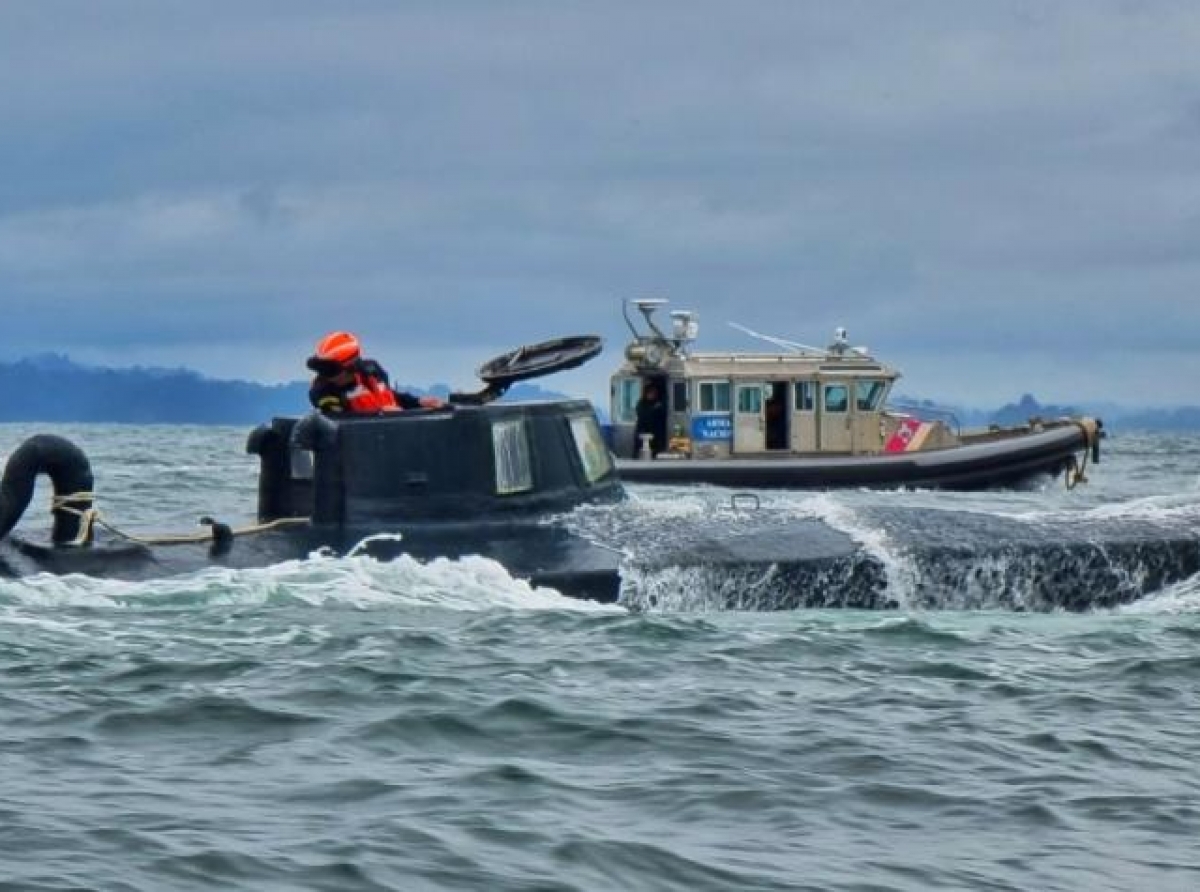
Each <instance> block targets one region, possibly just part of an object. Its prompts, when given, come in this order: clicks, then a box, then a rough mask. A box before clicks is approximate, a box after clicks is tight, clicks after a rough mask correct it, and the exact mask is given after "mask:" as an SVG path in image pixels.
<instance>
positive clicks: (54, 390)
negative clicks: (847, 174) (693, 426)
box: [0, 353, 1200, 432]
mask: <svg viewBox="0 0 1200 892" xmlns="http://www.w3.org/2000/svg"><path fill="white" fill-rule="evenodd" d="M400 386H401V388H402V389H405V390H410V391H412V392H414V393H420V394H425V393H429V394H434V395H438V396H445V395H446V394H447V393H448V392H449V387H447V386H446V385H444V384H434V385H430V386H427V387H418V386H414V385H407V384H403V385H400ZM0 393H3V394H4V399H3V400H0V422H39V421H41V422H47V423H72V422H74V423H78V422H111V423H125V424H258V423H259V422H261V421H264V420H266V419H268V418H271V417H273V416H276V415H301V414H304V413H305V412H307V411H308V410H309V405H308V382H306V381H294V382H291V383H288V384H261V383H258V382H255V381H241V380H220V379H215V378H206V377H204V376H203V375H201V374H200V373H198V372H195V371H193V370H191V369H185V368H174V369H165V368H152V367H151V368H148V367H141V366H135V367H132V368H108V367H103V366H87V365H82V364H79V363H76V362H74V361H73V360H72V359H70V357H68V356H65V355H63V354H58V353H47V354H40V355H37V356H31V357H27V358H25V359H21V360H17V361H15V362H0ZM565 396H568V394H563V393H560V392H557V391H553V390H546V389H543V388H540V387H538V386H536V385H532V384H518V385H517V386H516V387H514V388H513V389H512V391H510V393H509V398H510V399H553V398H562V397H565ZM895 403H896V404H897V405H898V406H900V407H911V408H912V410H913V411H914V412H919V413H925V412H928V413H931V414H939V413H940V414H941V415H944V416H949V417H950V420H951V421H952V423H953V422H957V423H958V424H959V425H961V426H963V427H978V426H984V425H988V424H1001V425H1008V424H1020V423H1023V422H1025V421H1026V420H1028V419H1029V418H1031V417H1035V416H1041V417H1046V418H1051V417H1056V416H1060V415H1068V414H1072V413H1084V414H1088V415H1095V416H1099V417H1101V418H1103V419H1104V422H1105V424H1106V426H1107V427H1108V428H1109V429H1110V430H1113V429H1121V430H1130V431H1132V430H1139V431H1162V432H1170V431H1179V432H1183V431H1200V406H1178V407H1170V408H1156V409H1145V408H1130V407H1124V406H1118V405H1105V406H1095V405H1087V404H1081V405H1072V406H1059V405H1050V404H1043V403H1041V402H1039V401H1038V400H1037V398H1036V397H1034V396H1032V395H1031V394H1025V395H1024V396H1022V397H1021V398H1020V399H1018V400H1016V401H1015V402H1012V403H1009V404H1007V405H1004V406H1001V407H999V408H996V409H987V408H977V407H964V406H951V405H945V404H942V403H936V402H933V401H931V400H926V399H921V398H916V397H907V396H897V397H896V398H895ZM596 409H597V412H598V413H599V414H600V415H601V417H602V418H603V417H604V416H605V415H606V414H607V407H606V406H604V405H602V404H600V403H597V404H596Z"/></svg>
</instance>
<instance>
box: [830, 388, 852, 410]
mask: <svg viewBox="0 0 1200 892" xmlns="http://www.w3.org/2000/svg"><path fill="white" fill-rule="evenodd" d="M849 402H850V394H849V388H848V387H846V385H845V384H826V385H825V411H826V412H845V411H846V410H847V409H848V408H849Z"/></svg>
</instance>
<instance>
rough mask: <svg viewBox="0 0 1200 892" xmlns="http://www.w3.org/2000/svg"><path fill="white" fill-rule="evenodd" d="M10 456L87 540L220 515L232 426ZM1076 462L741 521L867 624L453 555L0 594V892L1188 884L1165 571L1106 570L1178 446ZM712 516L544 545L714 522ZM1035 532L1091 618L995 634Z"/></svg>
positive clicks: (1161, 487)
mask: <svg viewBox="0 0 1200 892" xmlns="http://www.w3.org/2000/svg"><path fill="white" fill-rule="evenodd" d="M36 430H53V431H54V432H56V433H60V434H64V435H66V436H68V437H70V438H71V439H72V440H74V441H75V442H77V443H78V444H79V445H81V446H82V447H83V448H84V449H85V450H86V452H87V453H88V455H89V456H90V458H91V461H92V464H93V468H94V470H95V472H96V477H97V492H98V494H99V504H100V507H101V510H102V511H103V512H104V514H105V516H106V517H107V518H109V519H110V520H111V521H113V522H115V523H118V524H119V525H121V526H122V527H126V528H129V529H131V530H137V531H186V530H189V529H191V525H192V524H194V523H195V521H196V518H197V517H198V516H200V515H201V514H216V515H218V516H220V517H221V518H222V519H225V520H228V521H230V522H234V523H240V522H243V521H247V520H249V519H251V516H252V513H253V505H254V485H255V477H256V473H257V469H256V465H255V461H254V459H253V457H251V456H248V455H246V454H245V453H244V448H243V447H244V442H245V435H246V431H244V430H241V429H233V428H199V427H198V428H189V427H107V426H78V427H66V426H57V427H53V428H50V427H38V426H15V425H10V426H0V456H4V455H7V453H8V452H9V451H11V449H12V448H14V447H15V446H16V445H17V444H18V443H20V442H21V440H22V439H23V438H24V437H25V436H27V435H29V434H31V433H33V432H35V431H36ZM1105 450H1106V453H1107V454H1106V455H1105V457H1104V461H1103V463H1102V464H1101V465H1100V466H1099V467H1097V468H1095V469H1092V470H1091V472H1090V476H1091V482H1090V483H1089V484H1087V485H1086V486H1084V487H1081V488H1079V489H1076V490H1074V491H1071V492H1068V491H1066V490H1065V488H1064V487H1063V486H1062V483H1061V482H1053V483H1049V484H1047V485H1046V486H1044V487H1040V488H1035V489H1033V490H1031V491H1027V492H1015V493H988V494H953V493H931V492H891V493H869V492H843V493H812V494H778V493H774V494H768V493H763V494H760V498H761V499H762V500H763V501H764V502H766V503H767V507H768V508H770V509H771V510H772V511H774V512H776V513H783V514H788V513H791V514H794V515H795V516H796V517H797V518H817V519H819V520H820V521H821V522H823V523H826V524H829V525H830V526H832V527H834V528H836V529H838V530H840V531H842V532H845V533H847V534H849V535H850V536H852V537H853V538H854V540H855V541H856V542H858V543H860V544H861V545H862V547H863V548H864V549H865V551H866V552H868V553H869V554H870V555H872V556H873V559H874V560H876V561H878V563H879V565H880V566H882V567H883V568H884V572H885V575H886V582H887V586H888V591H889V592H890V596H891V598H892V608H891V609H888V610H878V611H864V610H831V609H801V610H784V611H778V610H769V609H718V608H722V607H725V608H728V606H729V605H730V604H731V603H737V601H736V599H734V600H733V601H731V600H730V598H729V597H728V594H729V592H728V591H722V592H721V593H720V597H714V588H722V587H725V588H728V587H729V586H731V585H732V586H737V585H746V584H747V583H746V582H745V581H744V580H740V579H738V578H736V577H734V578H731V579H724V580H723V579H720V578H714V576H713V575H712V574H709V575H707V576H704V575H699V576H697V575H689V574H687V573H677V574H676V575H675V576H673V577H668V576H666V575H663V574H659V576H658V577H657V578H655V579H654V580H652V581H653V583H654V586H655V591H656V597H655V598H654V599H652V600H646V599H643V600H641V601H639V602H637V604H636V605H635V606H636V607H637V609H636V610H630V609H627V608H626V607H624V606H607V607H606V606H600V605H594V604H589V603H585V602H578V601H573V600H570V599H567V598H564V597H562V596H561V595H559V594H558V593H556V592H554V591H552V590H546V589H537V588H533V587H531V586H530V585H528V584H527V583H526V582H524V581H522V580H520V579H514V578H513V577H511V576H510V575H509V574H508V573H506V572H505V571H504V569H503V568H502V567H499V566H498V565H496V564H494V563H491V562H489V561H485V560H483V559H478V558H468V559H463V560H458V561H445V560H440V561H433V562H429V563H419V562H416V561H412V560H408V559H403V558H402V559H400V560H398V561H395V562H391V563H376V562H373V561H371V560H370V559H367V558H330V557H323V556H313V557H312V558H310V559H308V560H303V561H293V562H289V563H285V564H281V565H277V566H273V567H267V568H261V569H255V570H245V571H236V572H234V571H229V570H207V571H203V572H199V573H196V574H192V575H189V576H182V577H177V578H170V579H161V580H153V581H148V582H136V583H130V582H115V581H111V580H101V579H93V578H88V577H82V576H72V577H62V578H59V577H52V576H36V577H30V578H25V579H19V580H0V716H2V717H3V718H2V723H0V889H13V890H66V889H102V890H174V889H179V890H191V889H196V890H200V889H204V890H211V889H247V890H251V889H253V890H308V889H327V890H358V889H362V890H385V889H386V890H444V889H445V890H459V889H461V890H475V889H480V890H484V889H486V890H643V889H644V890H689V892H698V890H793V889H794V890H806V889H812V890H818V889H819V890H925V889H989V890H1002V889H1003V890H1009V889H1012V890H1030V889H1033V890H1059V889H1061V890H1083V889H1086V890H1098V889H1112V890H1132V889H1137V890H1142V889H1146V890H1150V889H1154V890H1194V889H1197V888H1200V779H1198V774H1200V772H1198V770H1197V765H1198V764H1200V578H1197V577H1196V576H1194V575H1187V574H1180V573H1176V574H1175V576H1173V577H1170V578H1167V577H1162V578H1160V577H1159V576H1153V575H1149V576H1148V575H1147V573H1146V572H1145V568H1144V567H1143V566H1142V565H1141V564H1138V565H1136V566H1135V565H1134V564H1128V565H1126V564H1122V563H1121V562H1122V561H1124V560H1126V558H1124V557H1122V556H1121V555H1123V554H1124V552H1122V551H1121V550H1120V548H1119V547H1118V546H1119V543H1120V542H1121V541H1122V540H1123V539H1124V538H1128V537H1133V538H1136V539H1137V540H1138V541H1139V542H1141V543H1148V544H1146V547H1151V548H1152V547H1156V543H1158V544H1161V543H1163V542H1178V541H1180V539H1181V538H1186V537H1187V536H1188V535H1193V536H1197V535H1200V532H1198V531H1200V438H1195V437H1165V436H1155V437H1151V436H1134V435H1120V434H1118V435H1114V436H1113V437H1111V438H1110V439H1109V440H1108V441H1107V442H1106V444H1105ZM47 499H48V494H46V493H45V492H43V491H42V490H41V489H39V494H38V495H37V496H36V497H35V502H34V504H33V505H32V506H31V508H30V510H29V512H28V514H27V517H26V518H25V519H24V520H23V522H22V524H21V526H20V528H19V530H20V531H21V532H23V533H27V534H30V535H31V536H33V537H35V538H36V534H37V531H38V530H39V528H44V526H45V524H46V520H47V512H46V510H45V506H46V500H47ZM726 502H728V494H727V493H721V492H720V491H713V490H707V491H705V490H697V491H691V492H688V493H684V494H680V493H678V492H672V491H669V490H664V489H656V488H645V489H641V490H636V491H633V492H632V493H631V498H630V501H629V502H627V503H626V504H624V505H621V506H617V507H613V508H608V509H603V510H602V511H595V510H593V511H590V512H583V513H581V516H580V518H579V524H580V526H581V527H582V528H587V529H590V530H592V531H593V532H595V533H596V534H597V535H599V536H602V537H603V536H608V537H611V539H612V540H613V541H615V542H618V543H628V542H629V541H631V540H635V539H636V540H638V541H646V540H653V539H654V538H655V536H656V535H661V537H663V538H664V539H667V540H669V539H670V538H671V537H672V535H673V534H674V532H675V531H678V530H680V529H682V528H684V527H686V526H688V525H689V524H694V523H698V522H702V521H703V522H709V523H717V524H723V523H724V524H730V525H737V524H742V523H749V521H746V520H745V519H744V518H743V516H742V513H740V512H737V511H729V510H727V508H726V507H725V503H726ZM939 519H940V521H939ZM967 519H969V521H968V520H967ZM939 522H940V523H941V526H938V523H939ZM39 525H40V527H39ZM947 526H953V528H954V529H957V530H961V534H960V539H961V547H959V548H957V549H955V550H954V555H953V557H954V560H955V561H957V562H958V564H959V565H962V564H964V563H965V564H966V565H968V566H969V565H970V562H971V561H972V560H976V561H977V564H978V565H977V566H974V567H973V568H971V572H970V573H968V574H967V575H962V574H957V575H956V574H949V575H947V574H945V573H943V574H942V575H940V576H938V577H937V579H938V580H941V581H940V582H937V584H933V583H932V582H931V581H930V580H931V576H930V574H931V570H930V566H929V565H928V563H921V562H919V561H917V560H916V559H915V558H914V557H913V554H912V549H911V548H910V546H912V545H913V544H914V543H919V542H920V541H922V540H923V539H924V538H926V537H927V536H941V537H943V538H945V537H946V535H947V534H946V532H945V529H946V527H947ZM1014 530H1020V531H1021V532H1020V535H1019V536H1017V534H1016V533H1014ZM1068 531H1069V533H1068ZM757 534H761V535H769V534H770V528H769V526H767V527H763V529H762V530H761V531H760V532H759V533H757ZM1068 534H1069V535H1071V536H1075V537H1077V538H1078V539H1080V540H1083V541H1087V542H1088V543H1089V544H1090V546H1091V547H1093V548H1094V549H1096V550H1097V551H1098V553H1101V554H1105V555H1108V556H1109V557H1110V560H1109V562H1108V565H1107V566H1106V572H1105V573H1104V574H1099V575H1095V576H1087V577H1085V578H1082V580H1081V581H1080V584H1081V585H1082V586H1084V588H1085V589H1086V587H1087V586H1088V585H1094V586H1095V587H1096V588H1097V590H1096V592H1095V595H1096V597H1097V601H1098V602H1103V600H1104V597H1103V596H1104V595H1105V592H1103V591H1100V590H1099V589H1100V587H1103V586H1121V585H1126V584H1127V583H1128V580H1129V578H1132V577H1136V580H1135V581H1136V582H1137V586H1136V588H1135V589H1128V590H1125V589H1123V591H1125V592H1126V594H1125V595H1124V596H1123V597H1122V598H1121V600H1122V601H1124V602H1126V603H1120V604H1116V605H1114V606H1106V607H1102V608H1093V609H1086V608H1085V609H1083V610H1079V611H1073V612H1064V611H1057V610H1041V609H1028V608H1029V607H1030V606H1031V605H1034V606H1036V604H1037V603H1038V602H1036V601H1035V600H1030V597H1031V593H1032V591H1033V590H1034V589H1035V588H1036V587H1037V586H1038V585H1039V584H1041V583H1040V581H1039V579H1038V576H1039V574H1040V573H1041V572H1042V569H1041V568H1042V566H1043V565H1042V564H1040V563H1038V560H1036V559H1035V556H1034V551H1033V549H1034V546H1035V545H1036V543H1037V542H1039V541H1041V540H1043V539H1044V540H1047V541H1049V540H1053V539H1056V538H1059V537H1063V536H1067V535H1068ZM1014 536H1016V537H1017V538H1018V539H1019V541H1020V543H1021V547H1013V548H1010V549H1003V548H1001V549H1000V550H999V551H997V550H995V549H994V548H993V549H992V550H988V546H994V545H995V544H996V542H997V541H1000V540H1005V541H1007V539H1008V538H1012V537H1014ZM1031 543H1033V544H1031ZM1162 547H1163V548H1167V547H1169V546H1162ZM977 553H978V557H973V555H976V554H977ZM1089 560H1091V559H1090V558H1089ZM1088 566H1091V564H1090V563H1089V564H1088ZM1080 568H1081V569H1080V570H1079V572H1083V569H1085V568H1083V565H1080ZM629 572H630V574H631V577H636V576H637V575H638V574H639V573H640V572H642V571H639V570H638V569H636V568H635V567H633V566H631V567H630V570H629ZM1060 572H1065V573H1067V574H1068V575H1070V574H1071V573H1074V572H1075V571H1074V570H1073V569H1072V568H1071V567H1068V568H1067V569H1066V570H1065V571H1060ZM981 580H982V581H981ZM989 580H1001V581H1002V583H1003V584H1002V585H1001V584H999V583H996V584H992V583H991V582H989ZM934 581H935V582H936V581H937V580H934ZM1077 581H1078V580H1077ZM629 583H630V593H631V595H632V594H633V593H634V592H636V591H640V590H644V589H645V587H646V583H647V580H646V579H645V578H631V579H630V580H629ZM1130 591H1134V592H1135V593H1136V597H1135V596H1133V595H1130V594H1129V592H1130ZM744 603H745V604H749V605H756V606H757V607H758V608H765V607H769V606H770V604H769V603H768V602H766V601H764V600H763V599H761V598H760V599H757V600H755V599H749V600H747V601H745V602H744Z"/></svg>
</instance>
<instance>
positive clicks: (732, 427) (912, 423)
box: [611, 299, 1103, 490]
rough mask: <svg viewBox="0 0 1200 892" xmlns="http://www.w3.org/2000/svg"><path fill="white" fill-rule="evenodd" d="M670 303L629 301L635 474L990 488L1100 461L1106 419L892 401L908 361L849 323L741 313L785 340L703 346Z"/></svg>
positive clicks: (624, 414) (631, 477) (798, 484)
mask: <svg viewBox="0 0 1200 892" xmlns="http://www.w3.org/2000/svg"><path fill="white" fill-rule="evenodd" d="M630 304H632V306H634V307H636V309H637V310H638V311H639V312H640V313H641V315H642V317H643V328H642V329H639V328H638V326H637V325H635V324H634V321H633V320H632V319H631V318H630V314H629V306H630ZM666 304H667V301H665V300H658V299H644V300H634V301H630V302H629V303H627V304H625V305H623V311H624V316H625V322H626V324H627V325H628V326H629V329H630V331H631V332H632V334H633V340H632V341H630V342H629V344H628V345H627V346H626V348H625V362H624V363H623V364H622V365H621V367H620V368H619V369H618V370H617V371H616V373H615V374H614V375H613V376H612V389H611V419H612V430H611V442H612V445H613V450H614V452H615V453H616V455H617V457H618V458H617V471H618V473H619V474H620V476H621V478H622V479H623V480H625V481H627V482H640V483H664V484H692V483H707V484H715V485H720V486H730V487H738V488H795V489H827V488H837V487H855V488H857V487H869V488H895V487H920V488H941V489H956V490H979V489H989V488H1010V487H1018V486H1021V485H1025V484H1028V483H1029V482H1030V481H1033V480H1035V479H1037V478H1041V477H1045V476H1047V475H1049V476H1054V475H1060V474H1061V475H1065V476H1066V482H1067V485H1068V486H1074V485H1075V484H1076V483H1078V482H1080V481H1081V480H1083V479H1085V477H1084V468H1085V467H1086V464H1087V462H1088V460H1089V457H1090V459H1091V460H1092V461H1093V462H1098V461H1099V457H1100V438H1101V436H1102V428H1103V424H1102V422H1101V421H1100V420H1099V419H1095V418H1089V417H1083V416H1076V417H1069V418H1031V419H1029V421H1028V423H1026V424H1024V425H1021V426H1018V427H1008V428H1001V427H989V428H987V429H984V430H977V431H965V430H959V429H957V427H956V426H952V424H951V422H950V420H949V419H947V418H940V417H928V416H924V417H923V416H921V415H919V414H913V413H911V412H905V411H900V410H897V409H893V408H889V407H888V397H889V395H890V394H891V392H892V388H893V386H894V385H895V382H896V380H897V379H898V378H899V377H900V372H899V371H898V370H897V369H895V368H894V367H892V366H889V365H887V364H886V363H884V362H882V361H880V360H879V359H877V358H876V357H874V356H872V355H871V354H870V353H869V352H868V351H867V350H866V348H863V347H853V346H851V345H850V342H849V339H848V337H847V334H846V331H845V329H838V331H837V332H836V335H835V338H834V341H833V343H832V344H830V345H829V346H828V347H826V348H824V349H820V348H815V347H809V346H806V345H803V344H798V343H795V342H792V341H787V340H783V339H780V338H774V337H769V336H764V335H759V334H757V333H756V332H752V331H750V330H749V329H745V328H742V327H741V326H735V327H737V328H741V330H742V331H744V332H746V333H748V334H751V335H753V336H755V337H759V338H764V339H765V340H768V341H769V342H771V343H772V344H773V345H774V346H775V347H776V348H777V350H776V351H775V352H771V353H702V352H698V351H696V350H694V349H693V344H694V342H695V340H696V338H697V335H698V333H699V325H698V320H697V317H696V314H694V313H691V312H687V311H674V312H672V313H671V314H670V315H671V326H670V329H671V330H670V334H667V333H665V332H664V331H663V330H662V329H661V328H660V327H659V326H658V324H657V323H656V321H655V318H654V315H655V313H656V312H657V311H658V310H660V309H662V308H663V307H664V306H666ZM651 385H654V387H655V388H657V391H658V393H659V394H661V395H662V400H663V402H664V404H665V405H664V406H663V407H662V408H661V409H660V410H659V411H658V412H657V413H656V414H655V415H654V416H653V417H650V418H644V419H643V421H642V423H641V425H639V423H638V403H639V399H640V398H641V396H642V394H643V393H644V392H645V391H646V390H647V389H648V388H649V387H650V386H651ZM646 414H647V415H649V414H650V413H646ZM656 447H657V448H656Z"/></svg>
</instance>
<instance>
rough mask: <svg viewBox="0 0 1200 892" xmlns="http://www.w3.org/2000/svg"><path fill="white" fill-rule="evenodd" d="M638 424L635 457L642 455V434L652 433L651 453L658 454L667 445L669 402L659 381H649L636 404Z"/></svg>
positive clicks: (634, 444) (634, 442) (634, 438)
mask: <svg viewBox="0 0 1200 892" xmlns="http://www.w3.org/2000/svg"><path fill="white" fill-rule="evenodd" d="M636 412H637V426H636V427H635V428H634V434H633V457H634V458H640V457H641V449H642V435H643V434H649V435H650V455H651V456H652V457H654V456H657V455H658V454H659V453H660V452H662V451H663V450H664V449H666V446H667V404H666V403H664V402H663V398H662V391H661V390H660V389H659V386H658V384H657V382H654V381H647V382H646V384H645V386H644V387H643V388H642V397H641V399H639V400H638V402H637V406H636Z"/></svg>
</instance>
